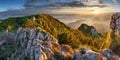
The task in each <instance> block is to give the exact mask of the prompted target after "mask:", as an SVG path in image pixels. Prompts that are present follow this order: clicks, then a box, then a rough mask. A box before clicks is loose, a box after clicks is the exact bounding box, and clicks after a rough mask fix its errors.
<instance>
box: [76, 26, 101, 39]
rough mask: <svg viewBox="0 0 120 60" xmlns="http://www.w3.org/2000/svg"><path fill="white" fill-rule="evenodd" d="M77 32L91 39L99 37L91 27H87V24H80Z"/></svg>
mask: <svg viewBox="0 0 120 60" xmlns="http://www.w3.org/2000/svg"><path fill="white" fill-rule="evenodd" d="M78 30H80V31H82V32H83V33H84V34H85V35H86V36H91V37H92V38H98V37H100V34H99V33H98V32H97V30H96V29H95V28H94V27H93V26H88V25H87V24H81V26H80V27H79V28H78Z"/></svg>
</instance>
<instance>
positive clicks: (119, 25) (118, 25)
mask: <svg viewBox="0 0 120 60" xmlns="http://www.w3.org/2000/svg"><path fill="white" fill-rule="evenodd" d="M110 28H111V29H112V30H113V31H114V34H115V35H119V34H120V13H116V14H114V15H113V16H112V18H111V22H110Z"/></svg>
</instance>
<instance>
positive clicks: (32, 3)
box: [24, 0, 107, 8]
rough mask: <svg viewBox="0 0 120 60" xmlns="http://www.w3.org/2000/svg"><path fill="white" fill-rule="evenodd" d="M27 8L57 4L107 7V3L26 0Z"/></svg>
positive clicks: (90, 0)
mask: <svg viewBox="0 0 120 60" xmlns="http://www.w3.org/2000/svg"><path fill="white" fill-rule="evenodd" d="M24 6H25V7H26V8H28V7H29V8H30V7H36V6H51V7H52V6H56V7H58V6H59V7H60V6H61V7H64V6H65V7H66V6H67V7H106V6H107V5H106V4H105V3H101V2H100V1H99V0H89V1H87V0H86V1H85V0H26V3H25V4H24Z"/></svg>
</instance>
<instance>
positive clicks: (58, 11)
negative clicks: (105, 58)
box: [0, 0, 120, 30]
mask: <svg viewBox="0 0 120 60" xmlns="http://www.w3.org/2000/svg"><path fill="white" fill-rule="evenodd" d="M114 12H120V0H0V19H5V18H9V17H18V16H26V15H34V14H39V13H44V14H50V15H52V16H54V17H55V18H57V19H59V20H60V21H61V22H63V23H65V24H67V25H69V26H73V27H74V28H75V27H76V28H77V27H78V26H79V25H80V24H81V23H87V24H89V25H94V26H96V28H98V27H100V26H102V25H105V26H104V27H102V28H98V30H107V29H108V28H109V27H108V26H109V24H108V22H109V21H110V16H111V14H109V13H114ZM108 17H109V18H108ZM105 28H107V29H105Z"/></svg>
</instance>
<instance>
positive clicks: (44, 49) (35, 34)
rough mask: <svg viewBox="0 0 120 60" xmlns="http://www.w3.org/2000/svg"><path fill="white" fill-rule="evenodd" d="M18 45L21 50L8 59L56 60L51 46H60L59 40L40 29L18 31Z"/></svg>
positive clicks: (20, 29) (21, 29)
mask: <svg viewBox="0 0 120 60" xmlns="http://www.w3.org/2000/svg"><path fill="white" fill-rule="evenodd" d="M16 43H17V44H18V46H19V48H18V49H17V50H15V51H14V52H13V54H11V55H10V56H9V57H8V58H7V59H8V60H25V59H28V60H48V59H55V58H54V53H53V51H52V50H51V49H52V48H51V45H52V43H56V44H58V42H57V39H55V38H54V37H52V36H50V35H49V34H47V33H46V32H44V31H42V30H41V29H40V28H36V29H23V28H19V29H18V30H17V35H16ZM58 45H59V44H58Z"/></svg>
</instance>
